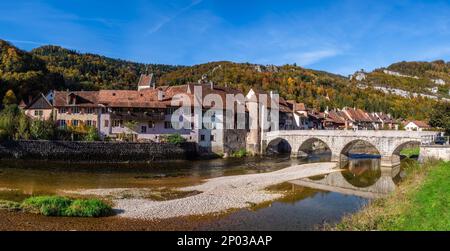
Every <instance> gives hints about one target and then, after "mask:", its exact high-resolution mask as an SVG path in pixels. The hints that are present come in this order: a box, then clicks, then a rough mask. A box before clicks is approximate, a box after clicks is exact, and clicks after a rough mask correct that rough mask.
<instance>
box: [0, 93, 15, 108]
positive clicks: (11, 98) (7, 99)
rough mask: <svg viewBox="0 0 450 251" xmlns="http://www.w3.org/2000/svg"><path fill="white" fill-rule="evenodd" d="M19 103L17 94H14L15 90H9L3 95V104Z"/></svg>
mask: <svg viewBox="0 0 450 251" xmlns="http://www.w3.org/2000/svg"><path fill="white" fill-rule="evenodd" d="M16 103H17V98H16V94H14V92H13V90H8V91H7V92H6V94H5V96H4V97H3V105H4V106H8V105H12V104H16Z"/></svg>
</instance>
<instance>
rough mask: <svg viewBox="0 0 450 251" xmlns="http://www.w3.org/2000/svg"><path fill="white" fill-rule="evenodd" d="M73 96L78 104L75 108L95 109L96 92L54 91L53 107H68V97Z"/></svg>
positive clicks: (96, 101)
mask: <svg viewBox="0 0 450 251" xmlns="http://www.w3.org/2000/svg"><path fill="white" fill-rule="evenodd" d="M69 95H75V97H76V98H77V101H78V103H77V104H76V105H77V106H81V107H97V106H98V92H97V91H73V92H71V91H69V92H67V91H55V94H54V98H53V105H54V106H55V107H59V106H69V103H68V100H67V98H68V96H69Z"/></svg>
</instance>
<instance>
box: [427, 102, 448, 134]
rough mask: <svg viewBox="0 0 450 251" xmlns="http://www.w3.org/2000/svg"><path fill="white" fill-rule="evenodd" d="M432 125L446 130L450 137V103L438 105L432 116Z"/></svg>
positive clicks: (434, 108)
mask: <svg viewBox="0 0 450 251" xmlns="http://www.w3.org/2000/svg"><path fill="white" fill-rule="evenodd" d="M429 122H430V125H431V126H432V127H438V128H442V129H444V130H445V133H446V134H447V135H450V103H448V102H441V103H437V104H436V105H435V106H434V107H433V110H432V111H431V114H430V121H429Z"/></svg>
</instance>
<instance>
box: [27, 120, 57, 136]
mask: <svg viewBox="0 0 450 251" xmlns="http://www.w3.org/2000/svg"><path fill="white" fill-rule="evenodd" d="M54 133H55V128H54V124H53V122H51V121H43V120H33V121H32V122H31V125H30V134H31V136H32V137H33V139H44V140H49V139H52V138H53V136H54Z"/></svg>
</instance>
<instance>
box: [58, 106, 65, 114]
mask: <svg viewBox="0 0 450 251" xmlns="http://www.w3.org/2000/svg"><path fill="white" fill-rule="evenodd" d="M66 112H67V111H66V108H65V107H62V108H59V110H58V113H66Z"/></svg>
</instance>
